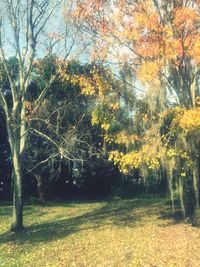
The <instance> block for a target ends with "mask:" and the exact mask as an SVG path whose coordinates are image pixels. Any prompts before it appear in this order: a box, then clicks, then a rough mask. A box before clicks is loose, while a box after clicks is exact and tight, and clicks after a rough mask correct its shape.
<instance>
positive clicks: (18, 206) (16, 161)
mask: <svg viewBox="0 0 200 267" xmlns="http://www.w3.org/2000/svg"><path fill="white" fill-rule="evenodd" d="M19 156H20V155H19V153H18V151H17V148H14V151H13V155H12V162H13V218H12V224H11V228H10V230H11V231H14V232H17V231H20V230H23V228H24V227H23V199H22V170H21V166H20V165H21V164H20V157H19Z"/></svg>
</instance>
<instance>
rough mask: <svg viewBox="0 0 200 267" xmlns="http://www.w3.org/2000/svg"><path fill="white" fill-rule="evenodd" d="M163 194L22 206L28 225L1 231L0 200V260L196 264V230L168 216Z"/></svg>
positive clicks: (5, 222) (4, 220) (199, 240)
mask: <svg viewBox="0 0 200 267" xmlns="http://www.w3.org/2000/svg"><path fill="white" fill-rule="evenodd" d="M166 203H167V202H166V200H165V199H129V200H120V199H118V200H113V201H109V202H106V201H104V202H88V203H84V202H83V203H81V202H79V203H78V202H77V203H76V202H74V203H63V202H62V203H59V202H50V203H49V204H47V205H46V206H38V205H36V204H34V205H33V204H32V205H26V206H25V216H24V218H25V225H26V231H24V232H21V233H18V234H11V233H5V231H6V229H8V228H9V223H10V216H11V213H12V210H11V206H9V205H1V206H0V220H1V224H0V266H2V267H3V266H5V267H12V266H13V267H17V266H19V267H23V266H28V267H29V266H30V267H31V266H32V267H37V266H52V267H57V266H59V267H60V266H63V267H64V266H77V267H90V266H91V267H93V266H94V267H96V266H99V267H104V266H105V267H107V266H113V267H114V266H131V267H132V266H152V267H153V266H180V267H184V266H200V264H199V263H200V256H199V247H200V230H199V229H197V228H193V227H191V226H190V225H188V224H187V225H186V224H183V223H177V222H176V221H175V220H173V219H172V217H170V215H171V208H170V206H169V205H168V204H166Z"/></svg>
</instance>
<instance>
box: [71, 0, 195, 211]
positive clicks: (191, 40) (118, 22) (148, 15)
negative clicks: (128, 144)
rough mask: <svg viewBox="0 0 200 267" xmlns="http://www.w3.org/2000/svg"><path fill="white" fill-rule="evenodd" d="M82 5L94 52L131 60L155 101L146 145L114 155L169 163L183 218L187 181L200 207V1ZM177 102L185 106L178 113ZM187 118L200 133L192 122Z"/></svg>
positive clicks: (124, 166)
mask: <svg viewBox="0 0 200 267" xmlns="http://www.w3.org/2000/svg"><path fill="white" fill-rule="evenodd" d="M86 6H87V11H86V12H83V10H84V9H85V7H86ZM76 8H77V10H82V16H83V25H84V28H86V29H87V30H88V32H90V35H92V38H93V39H94V40H95V41H96V46H95V48H94V52H95V53H94V54H95V56H96V57H98V58H101V59H103V60H104V61H112V59H113V58H114V59H115V60H117V61H118V62H119V64H118V65H119V68H120V69H122V67H121V66H122V65H123V63H125V64H128V65H129V66H130V70H131V72H132V77H134V80H135V81H136V82H137V83H138V84H142V88H141V89H142V90H143V91H144V92H145V95H146V96H145V97H144V98H146V99H147V102H148V107H149V110H148V111H147V112H146V113H145V114H144V115H145V116H144V122H145V123H144V124H143V130H142V131H143V133H142V134H141V136H140V138H141V140H140V144H139V146H138V144H137V145H136V147H135V148H134V149H133V151H131V152H130V153H125V154H121V153H119V151H115V152H114V153H112V155H111V158H113V159H114V161H115V162H116V163H119V166H120V168H121V170H122V171H124V172H129V171H130V170H131V169H132V168H134V167H135V168H140V169H141V168H142V166H143V165H144V164H145V165H147V167H149V169H150V170H151V169H155V170H156V169H159V168H160V166H161V165H163V167H164V168H165V169H166V171H167V173H168V176H169V184H170V187H171V188H172V186H171V184H172V183H171V182H172V180H174V178H176V180H177V181H178V184H179V190H180V202H181V206H182V210H183V215H184V216H185V215H186V212H185V204H186V199H187V196H188V193H187V187H188V185H189V187H190V193H191V192H194V193H192V194H193V196H194V197H195V201H194V203H195V204H194V205H195V206H196V207H197V210H198V206H199V183H200V182H199V180H200V174H199V162H200V159H199V148H198V147H199V141H198V138H197V137H196V136H197V135H198V134H199V130H198V129H199V126H198V125H199V124H198V119H197V118H198V117H199V108H198V96H199V78H200V72H199V67H200V61H199V45H200V28H199V18H200V13H199V1H179V0H177V1H164V0H163V1H156V0H148V1H97V0H93V1H87V0H85V1H81V2H80V1H77V6H76ZM91 28H92V29H93V31H92V32H91V31H90V29H91ZM99 47H101V48H102V49H99ZM137 83H136V84H137ZM133 85H135V84H133ZM135 90H136V87H135ZM152 95H154V96H156V97H152ZM149 104H150V105H149ZM175 105H177V106H179V108H177V109H175V110H174V109H173V106H175ZM156 111H157V112H156ZM163 111H166V113H163V114H162V112H163ZM158 113H160V116H158ZM155 114H156V116H155ZM164 114H165V115H164ZM172 114H173V115H172ZM165 116H166V118H165ZM169 118H170V120H169ZM135 119H136V116H135ZM141 119H142V118H141ZM184 120H185V122H184ZM186 120H188V121H189V125H193V127H194V128H195V130H194V129H193V130H192V131H190V130H189V129H188V128H187V127H186V125H185V124H186ZM183 122H184V123H183ZM175 125H176V127H177V128H175V127H174V126H175ZM194 125H195V126H194ZM167 127H168V130H166V131H165V132H164V133H163V134H162V130H163V128H165V129H167ZM193 127H192V128H193ZM186 128H187V130H186ZM178 129H179V130H178ZM192 140H193V141H192ZM194 140H195V141H194ZM175 148H176V149H175ZM174 149H175V150H176V151H174ZM172 151H173V153H172ZM171 153H172V154H171ZM172 158H173V160H172ZM162 163H163V164H162ZM172 169H173V170H172ZM175 169H177V171H175ZM170 177H171V178H170ZM172 177H174V178H172ZM191 184H192V185H191ZM172 191H173V190H171V192H172ZM172 195H173V192H172Z"/></svg>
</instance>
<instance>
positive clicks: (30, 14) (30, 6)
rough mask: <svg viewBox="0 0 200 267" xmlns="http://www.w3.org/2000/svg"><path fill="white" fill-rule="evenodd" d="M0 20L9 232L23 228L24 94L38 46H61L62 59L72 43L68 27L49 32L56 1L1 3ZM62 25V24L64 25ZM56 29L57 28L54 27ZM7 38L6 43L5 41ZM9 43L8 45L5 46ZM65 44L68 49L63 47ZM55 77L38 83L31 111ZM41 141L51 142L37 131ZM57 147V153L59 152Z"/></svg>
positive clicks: (50, 49)
mask: <svg viewBox="0 0 200 267" xmlns="http://www.w3.org/2000/svg"><path fill="white" fill-rule="evenodd" d="M0 11H1V17H0V53H1V62H2V66H3V70H4V73H6V76H7V78H8V82H9V87H10V92H11V99H12V100H11V103H8V101H7V99H6V96H5V92H4V87H3V86H1V89H0V106H1V108H2V109H3V111H4V114H5V118H6V127H7V131H8V140H9V145H10V150H11V159H12V166H13V183H14V192H13V221H12V225H11V230H13V231H18V230H21V229H23V192H22V184H23V183H22V172H23V166H24V162H25V156H26V149H27V146H28V142H29V136H30V131H31V130H32V129H31V127H30V123H29V117H28V116H27V112H28V109H29V105H28V102H29V101H28V93H29V89H30V83H31V81H32V80H33V79H34V75H35V62H36V59H37V57H41V56H42V57H44V55H42V54H39V53H42V52H39V51H42V47H43V48H44V50H43V51H44V52H43V53H46V55H48V54H49V53H52V52H53V49H54V48H55V47H57V51H60V49H59V46H58V43H60V44H63V43H64V44H66V46H65V45H63V46H62V47H63V49H62V50H64V52H63V53H62V57H63V59H66V58H67V56H68V55H69V54H70V52H71V49H72V47H73V46H74V43H75V40H74V39H75V37H74V36H70V38H69V42H67V40H66V32H68V31H69V28H70V26H69V27H63V28H64V32H62V34H61V33H59V31H56V32H52V29H51V19H52V18H54V15H53V14H54V13H55V11H57V12H59V13H61V12H62V10H61V1H60V0H55V1H51V0H45V1H40V0H26V1H22V0H14V1H11V0H3V1H2V3H1V10H0ZM65 26H66V25H65ZM54 28H58V25H56V27H54ZM8 39H9V40H10V42H8ZM9 44H11V45H9ZM67 44H69V47H68V48H67ZM8 53H12V54H14V55H15V57H16V61H15V62H16V64H15V66H16V68H15V71H14V69H13V68H10V66H9V64H8V61H7V57H8ZM55 78H56V74H55V73H53V72H51V75H50V77H49V79H47V80H45V83H43V84H41V86H42V87H41V88H40V94H39V95H38V97H37V99H35V109H37V106H39V105H40V104H41V102H42V101H43V99H44V96H45V94H46V93H47V91H48V89H49V87H50V86H51V84H52V83H53V82H54V80H55ZM35 132H36V131H35ZM37 133H38V134H39V135H40V136H42V137H43V138H44V139H47V140H49V141H51V142H52V143H54V144H55V142H53V140H51V138H49V137H48V135H46V134H45V133H42V132H40V131H37ZM59 146H60V144H59V145H58V151H60V150H59Z"/></svg>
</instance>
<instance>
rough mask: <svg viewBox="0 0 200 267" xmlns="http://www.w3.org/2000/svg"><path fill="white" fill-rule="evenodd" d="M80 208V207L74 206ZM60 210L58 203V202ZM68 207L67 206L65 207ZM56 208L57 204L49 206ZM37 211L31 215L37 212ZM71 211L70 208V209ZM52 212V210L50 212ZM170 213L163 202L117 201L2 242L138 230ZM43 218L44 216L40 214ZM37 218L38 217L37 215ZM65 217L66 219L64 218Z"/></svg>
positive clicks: (4, 236) (34, 227) (7, 236)
mask: <svg viewBox="0 0 200 267" xmlns="http://www.w3.org/2000/svg"><path fill="white" fill-rule="evenodd" d="M75 205H76V207H78V204H75ZM56 206H58V207H59V204H58V203H56ZM67 206H68V205H67V204H66V205H65V207H67ZM50 207H54V208H55V205H52V204H51V205H50ZM34 210H35V209H32V210H30V211H29V212H30V213H31V212H34ZM68 211H70V205H69V210H68ZM49 212H50V211H49ZM169 214H170V206H168V205H166V204H165V201H164V200H161V201H160V202H157V203H155V200H152V199H145V200H137V199H133V200H117V201H111V202H108V203H105V205H104V206H103V207H101V208H98V209H96V210H93V211H91V212H85V213H84V214H82V215H78V216H76V217H69V218H66V219H60V216H59V217H58V218H55V219H54V220H53V221H52V220H51V221H48V222H44V223H40V224H35V225H31V226H29V227H27V228H26V230H25V231H23V232H20V233H10V232H7V233H4V234H2V235H0V243H7V242H13V241H15V242H17V243H20V244H23V243H29V244H34V243H38V242H49V241H52V240H57V239H62V238H65V237H66V236H68V235H70V234H73V233H76V232H80V231H83V230H93V229H98V228H100V227H103V226H108V225H112V226H116V227H136V226H138V225H140V226H142V225H143V224H144V223H145V222H144V221H143V218H144V217H147V218H148V217H149V216H154V215H155V216H158V218H159V217H162V216H167V215H169ZM40 215H41V216H42V214H40ZM36 216H37V215H36ZM63 217H64V216H63Z"/></svg>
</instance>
